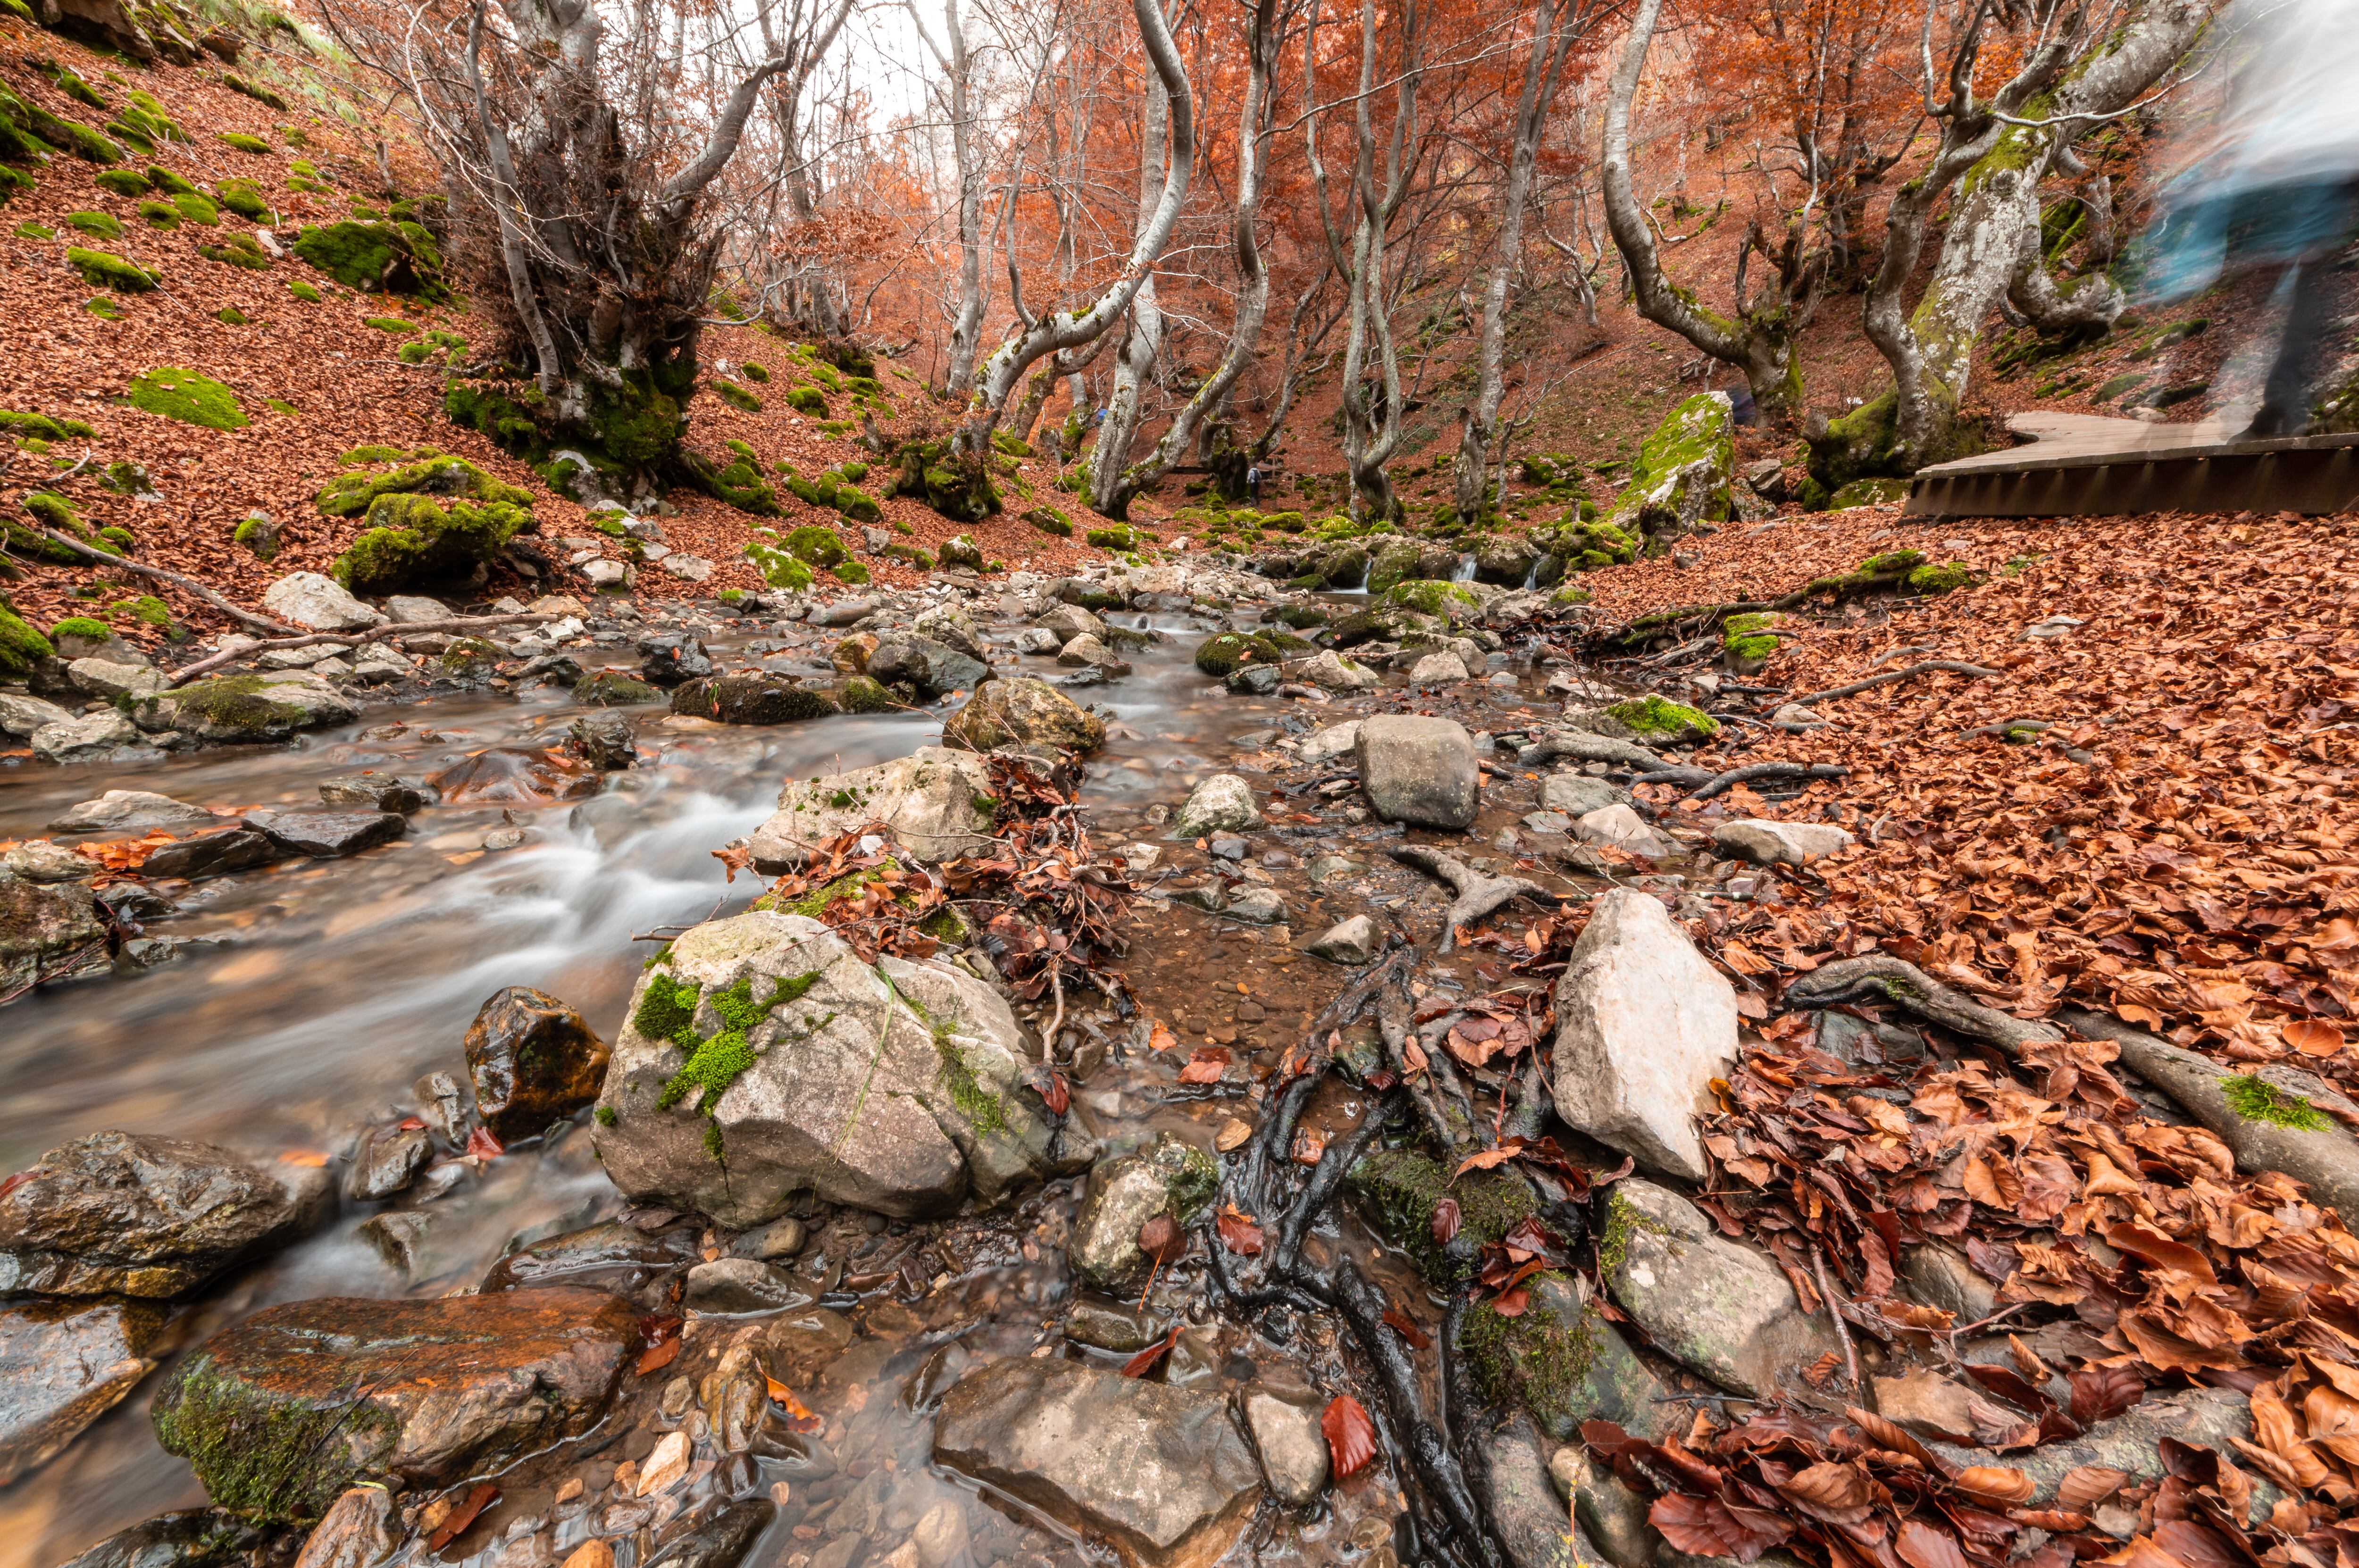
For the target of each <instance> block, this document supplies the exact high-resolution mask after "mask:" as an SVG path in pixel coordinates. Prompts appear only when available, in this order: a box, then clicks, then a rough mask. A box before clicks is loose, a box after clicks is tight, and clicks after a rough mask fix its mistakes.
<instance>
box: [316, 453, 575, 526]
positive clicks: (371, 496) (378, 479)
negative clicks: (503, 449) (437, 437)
mask: <svg viewBox="0 0 2359 1568" xmlns="http://www.w3.org/2000/svg"><path fill="white" fill-rule="evenodd" d="M410 455H417V456H419V460H418V461H415V462H407V463H404V464H403V466H401V467H400V468H397V469H395V470H392V471H391V472H389V473H369V472H365V471H355V472H351V473H341V474H338V475H337V476H336V477H335V478H333V479H332V480H330V481H328V482H327V483H326V484H325V485H323V486H321V490H320V493H319V494H318V495H317V496H316V497H315V498H314V499H315V500H316V501H317V502H318V503H319V507H320V510H321V511H322V512H324V513H326V514H328V515H329V516H331V517H356V516H359V515H360V514H362V513H364V512H366V511H368V510H369V509H370V508H371V507H373V506H375V504H376V503H377V502H378V501H379V500H381V499H383V498H384V497H386V496H388V495H440V496H458V497H465V498H467V499H469V500H473V501H479V502H484V503H496V504H499V505H504V506H513V507H518V508H524V509H529V508H530V507H531V505H532V492H530V491H527V490H524V489H521V488H519V487H517V486H516V485H513V484H508V483H505V482H504V481H500V480H496V479H495V478H493V477H492V476H491V475H490V474H488V473H485V472H484V470H482V469H481V468H478V467H477V466H476V465H475V464H473V463H471V462H469V461H468V460H466V459H464V458H457V457H451V456H449V455H447V454H444V453H440V452H434V451H431V450H430V449H426V450H424V451H422V452H421V453H419V454H406V453H402V452H400V451H398V450H397V449H394V448H390V447H362V448H356V449H353V451H351V452H348V453H346V454H345V455H344V460H345V461H346V462H348V463H382V462H391V461H397V460H400V459H402V458H404V457H406V456H410Z"/></svg>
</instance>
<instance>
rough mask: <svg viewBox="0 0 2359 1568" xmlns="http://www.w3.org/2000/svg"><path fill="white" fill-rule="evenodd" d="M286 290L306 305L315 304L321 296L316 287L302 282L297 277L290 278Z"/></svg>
mask: <svg viewBox="0 0 2359 1568" xmlns="http://www.w3.org/2000/svg"><path fill="white" fill-rule="evenodd" d="M287 292H288V293H289V294H291V295H293V296H294V297H296V298H298V299H299V300H301V301H303V303H304V304H306V305H317V304H318V303H320V300H321V297H322V296H321V293H320V291H319V290H318V289H316V288H314V287H311V286H310V284H308V283H306V282H304V281H303V280H302V279H301V278H299V277H298V278H293V279H290V280H289V281H288V285H287Z"/></svg>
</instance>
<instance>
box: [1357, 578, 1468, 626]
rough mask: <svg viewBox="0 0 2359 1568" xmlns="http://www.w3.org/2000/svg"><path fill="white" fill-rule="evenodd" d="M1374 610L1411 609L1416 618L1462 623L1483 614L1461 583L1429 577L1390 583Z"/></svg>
mask: <svg viewBox="0 0 2359 1568" xmlns="http://www.w3.org/2000/svg"><path fill="white" fill-rule="evenodd" d="M1376 608H1379V609H1385V610H1413V611H1417V612H1418V613H1419V615H1439V616H1443V617H1446V618H1448V619H1449V620H1451V621H1465V620H1470V619H1472V618H1473V617H1474V616H1477V615H1480V614H1482V613H1483V600H1482V598H1481V597H1480V596H1479V595H1478V594H1476V593H1475V591H1474V590H1473V589H1471V588H1468V587H1467V586H1466V585H1465V584H1464V583H1458V582H1441V581H1439V580H1436V579H1430V578H1428V579H1422V580H1418V579H1412V580H1410V581H1408V582H1397V583H1395V584H1393V585H1392V587H1390V588H1388V589H1385V591H1384V593H1383V594H1382V595H1380V596H1379V597H1378V599H1377V600H1376Z"/></svg>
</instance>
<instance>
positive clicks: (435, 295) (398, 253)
mask: <svg viewBox="0 0 2359 1568" xmlns="http://www.w3.org/2000/svg"><path fill="white" fill-rule="evenodd" d="M295 254H297V255H298V256H300V257H301V258H302V259H303V260H305V261H307V262H309V263H310V264H311V265H313V266H315V267H318V268H319V269H320V270H321V272H324V273H326V274H327V275H328V276H330V277H332V278H334V279H335V280H336V281H337V282H338V283H341V284H342V285H343V286H344V287H346V288H352V289H358V290H360V291H361V292H363V293H365V294H375V293H384V294H410V295H416V296H417V297H419V298H421V299H428V300H432V301H434V302H436V303H438V304H440V303H444V302H447V301H448V300H449V299H450V297H451V291H450V289H449V288H448V287H445V286H444V284H443V281H442V253H441V252H440V250H439V249H438V248H436V246H435V243H434V236H433V235H432V234H429V232H426V230H425V229H424V228H422V227H421V226H419V224H416V223H410V222H353V221H351V220H346V221H345V222H340V223H329V224H325V225H322V226H321V227H317V228H309V229H305V230H304V231H303V232H302V233H301V234H300V235H299V236H298V237H297V239H296V241H295Z"/></svg>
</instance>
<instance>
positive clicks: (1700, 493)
mask: <svg viewBox="0 0 2359 1568" xmlns="http://www.w3.org/2000/svg"><path fill="white" fill-rule="evenodd" d="M1735 477H1736V447H1735V437H1734V419H1733V417H1732V416H1731V412H1730V405H1729V400H1728V395H1727V394H1726V393H1724V392H1700V393H1698V394H1696V395H1694V396H1693V397H1690V398H1689V399H1688V400H1687V401H1686V402H1684V403H1682V404H1680V406H1678V407H1677V408H1675V409H1673V410H1671V412H1670V414H1669V416H1668V417H1666V418H1665V419H1664V420H1663V422H1662V423H1661V424H1660V425H1658V426H1657V427H1655V429H1654V432H1653V433H1652V434H1651V435H1649V436H1648V437H1647V440H1646V443H1645V445H1644V446H1642V447H1641V448H1640V449H1639V451H1638V461H1637V463H1636V466H1635V467H1634V468H1633V469H1632V470H1631V474H1630V483H1629V485H1628V486H1627V487H1626V488H1625V489H1624V491H1623V492H1622V493H1621V494H1620V495H1619V496H1617V497H1616V498H1615V499H1614V510H1613V512H1612V513H1611V514H1609V515H1608V518H1607V521H1608V522H1609V523H1611V524H1614V526H1615V527H1616V528H1618V529H1619V530H1620V531H1621V532H1622V533H1624V534H1625V535H1642V536H1644V537H1646V538H1648V539H1653V540H1662V539H1670V538H1675V537H1678V536H1679V535H1684V534H1688V533H1690V532H1692V531H1693V530H1694V529H1695V527H1696V525H1697V524H1699V523H1713V524H1718V523H1724V522H1726V521H1727V520H1728V519H1729V518H1730V517H1731V516H1733V515H1734V513H1735V507H1736V500H1735V492H1734V481H1735Z"/></svg>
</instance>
